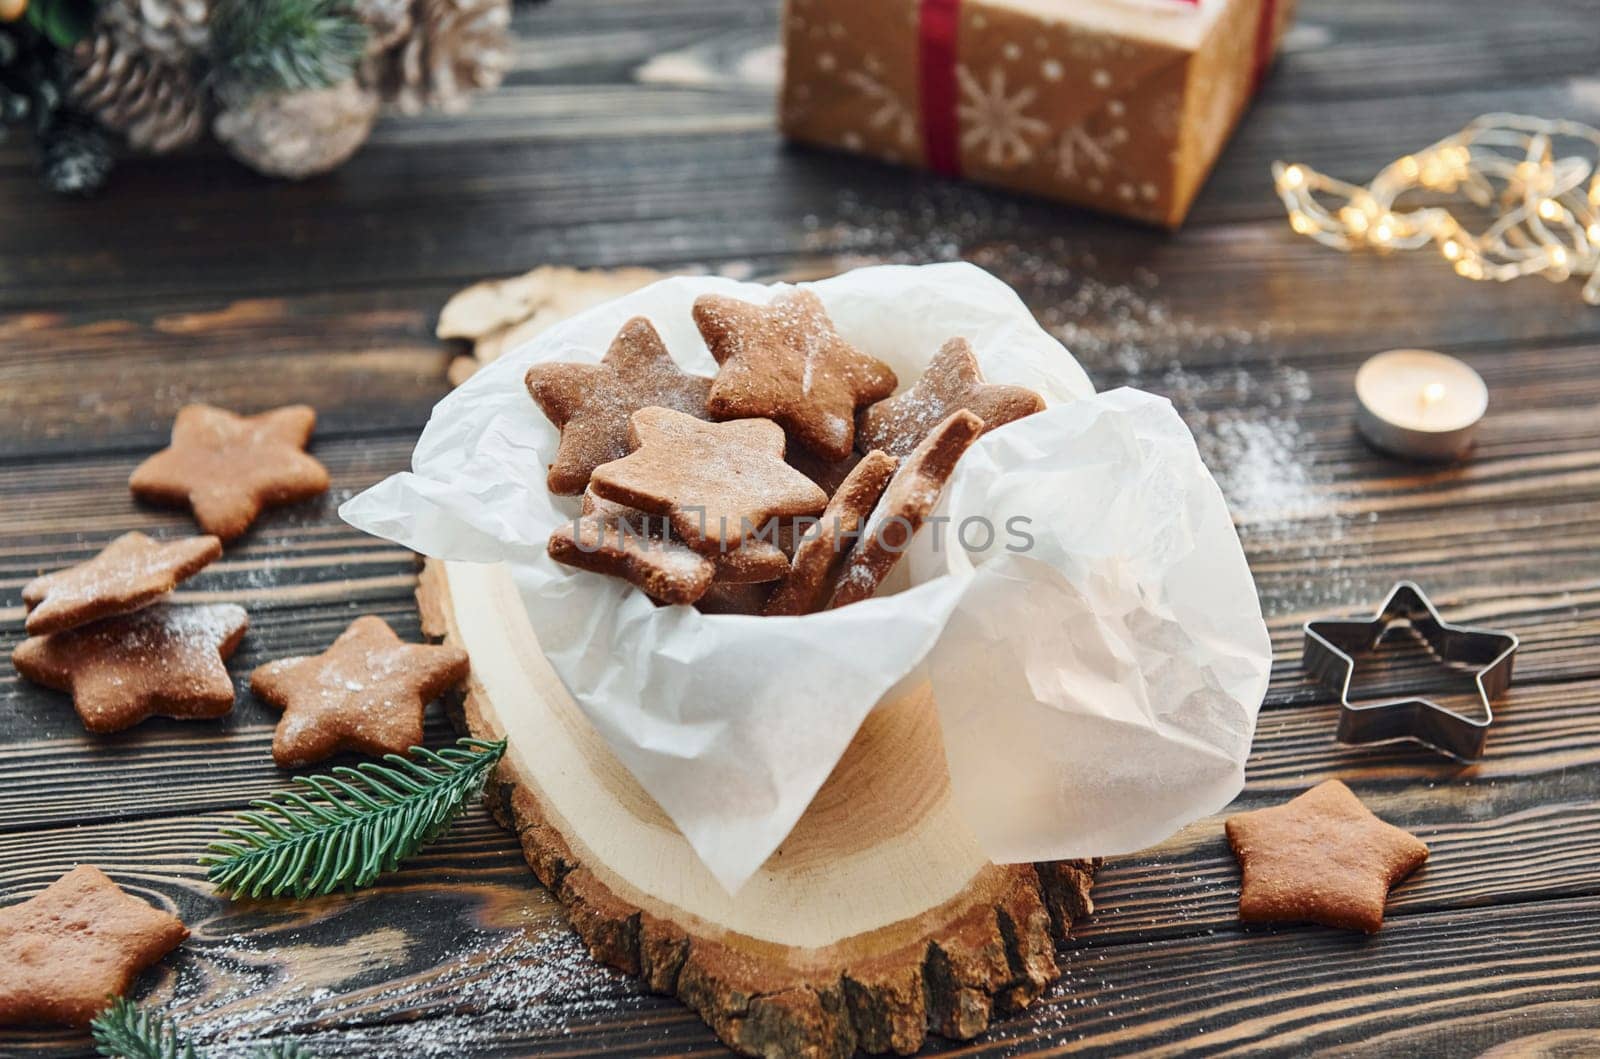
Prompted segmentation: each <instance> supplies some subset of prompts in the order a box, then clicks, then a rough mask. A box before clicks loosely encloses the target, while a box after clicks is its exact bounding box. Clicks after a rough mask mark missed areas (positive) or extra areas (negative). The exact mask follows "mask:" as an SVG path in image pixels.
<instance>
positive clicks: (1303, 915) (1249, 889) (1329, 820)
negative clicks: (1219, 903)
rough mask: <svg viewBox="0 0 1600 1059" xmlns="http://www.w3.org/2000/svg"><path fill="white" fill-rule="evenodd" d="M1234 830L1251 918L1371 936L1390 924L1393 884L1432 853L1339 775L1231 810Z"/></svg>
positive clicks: (1242, 915) (1242, 897) (1244, 916)
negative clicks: (1273, 802) (1387, 913)
mask: <svg viewBox="0 0 1600 1059" xmlns="http://www.w3.org/2000/svg"><path fill="white" fill-rule="evenodd" d="M1227 831H1228V843H1229V845H1231V846H1232V847H1233V855H1234V856H1235V857H1237V858H1238V860H1239V867H1240V868H1241V869H1242V871H1243V873H1244V885H1243V888H1242V890H1241V891H1240V894H1239V919H1240V920H1241V921H1243V922H1245V923H1288V922H1311V923H1321V924H1323V925H1324V926H1329V927H1341V928H1344V929H1346V930H1360V931H1365V932H1366V933H1368V934H1371V933H1373V932H1375V931H1376V930H1377V929H1378V928H1379V927H1381V926H1383V906H1384V904H1385V903H1386V902H1387V901H1388V899H1389V889H1390V888H1391V887H1392V886H1394V885H1395V884H1396V883H1398V882H1399V881H1400V880H1402V879H1404V878H1405V877H1406V876H1408V875H1410V874H1411V873H1412V872H1414V871H1416V870H1417V868H1419V867H1421V865H1422V862H1423V861H1425V860H1427V859H1428V847H1427V846H1426V845H1424V844H1423V843H1422V842H1421V841H1420V840H1418V839H1417V838H1416V837H1415V836H1413V835H1411V834H1409V833H1408V832H1405V831H1402V830H1400V828H1398V827H1395V826H1393V825H1392V824H1386V823H1384V822H1383V821H1382V820H1379V819H1378V818H1377V817H1376V816H1374V815H1373V814H1372V811H1371V810H1370V809H1368V808H1367V807H1366V806H1365V805H1363V804H1361V800H1360V799H1359V798H1357V797H1356V796H1355V795H1354V794H1353V793H1351V791H1350V788H1349V787H1346V786H1345V785H1344V784H1343V783H1340V782H1339V781H1338V780H1328V781H1327V782H1325V783H1320V784H1318V785H1317V786H1315V787H1313V788H1311V789H1310V790H1309V791H1306V792H1305V793H1304V794H1302V795H1300V796H1299V797H1298V798H1295V799H1293V800H1291V801H1289V802H1286V803H1284V804H1283V805H1278V806H1274V807H1272V808H1271V809H1258V810H1256V811H1254V812H1249V813H1240V814H1239V815H1238V816H1230V817H1229V818H1228V821H1227Z"/></svg>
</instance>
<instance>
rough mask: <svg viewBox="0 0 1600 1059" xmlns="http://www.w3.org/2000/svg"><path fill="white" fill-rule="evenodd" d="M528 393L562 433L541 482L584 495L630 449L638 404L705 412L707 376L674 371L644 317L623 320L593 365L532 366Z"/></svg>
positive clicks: (701, 415)
mask: <svg viewBox="0 0 1600 1059" xmlns="http://www.w3.org/2000/svg"><path fill="white" fill-rule="evenodd" d="M526 382H527V386H528V393H529V394H531V395H532V396H533V399H534V401H536V402H537V403H538V405H539V407H540V408H541V409H543V411H544V414H545V415H547V416H549V417H550V422H552V423H554V424H555V425H556V426H557V427H558V428H560V430H561V445H560V447H559V448H558V449H557V450H556V458H555V462H554V463H552V464H551V465H550V473H549V475H548V476H547V478H546V483H547V484H548V485H549V487H550V491H551V492H552V493H560V494H562V495H568V496H570V495H575V494H577V493H581V492H583V488H584V486H585V485H587V484H588V483H589V475H590V474H591V473H592V472H593V471H594V469H595V468H596V467H598V466H600V464H602V463H606V462H608V461H610V460H617V459H621V458H622V457H624V456H626V455H627V454H628V417H629V416H631V415H632V414H633V413H634V412H637V411H638V410H639V409H641V408H648V407H651V406H656V407H661V408H671V409H674V410H676V411H679V412H682V413H684V414H685V415H691V416H697V417H699V418H701V419H704V418H705V417H706V396H707V394H709V393H710V392H711V380H710V379H707V378H703V377H702V376H699V375H689V374H687V373H685V372H684V371H682V370H680V369H679V367H678V365H677V364H676V363H674V362H673V359H672V355H671V354H670V353H668V352H667V346H666V343H664V342H662V341H661V336H660V335H659V334H657V333H656V329H655V328H654V327H653V326H652V325H651V323H650V321H649V320H646V319H645V318H644V317H642V316H636V317H634V318H633V319H632V320H629V321H628V322H627V323H625V324H623V325H622V330H621V331H619V332H617V337H616V338H614V339H612V342H611V348H610V349H608V350H607V351H606V355H605V356H604V357H603V358H602V359H601V361H600V363H599V364H571V363H562V364H535V365H534V366H533V367H531V368H529V369H528V374H527V378H526Z"/></svg>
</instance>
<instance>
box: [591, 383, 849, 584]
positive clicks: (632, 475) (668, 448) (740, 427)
mask: <svg viewBox="0 0 1600 1059" xmlns="http://www.w3.org/2000/svg"><path fill="white" fill-rule="evenodd" d="M629 442H630V444H631V445H632V446H633V450H634V451H633V452H631V453H630V454H629V455H627V456H624V457H623V458H622V459H620V460H613V461H611V462H610V463H604V464H601V465H600V466H599V467H596V468H595V471H594V477H593V478H592V479H591V483H590V484H591V488H592V489H593V490H594V492H595V494H596V495H597V496H599V497H600V498H601V499H603V500H610V501H613V502H614V503H618V504H626V505H628V506H629V507H635V508H638V509H639V510H640V511H644V512H647V513H650V514H654V515H666V516H667V517H668V518H669V520H670V521H671V523H672V528H673V530H674V531H675V532H676V533H677V534H678V536H679V537H681V538H682V539H683V541H684V542H685V543H686V544H688V545H689V546H690V547H691V548H694V549H695V550H696V551H699V552H702V553H705V554H711V553H714V552H722V551H732V550H733V549H736V548H738V547H739V545H740V544H741V543H742V542H743V541H744V539H745V538H746V537H748V536H750V535H751V534H752V533H753V532H755V531H756V530H757V529H759V528H760V527H762V526H764V525H765V524H766V522H767V520H768V519H773V518H785V517H789V516H793V515H815V514H816V513H817V512H819V511H821V510H822V509H823V508H824V507H825V506H826V505H827V503H828V496H827V494H826V493H824V492H823V491H822V490H821V489H820V488H818V487H817V485H816V483H815V482H813V481H812V480H811V479H809V478H807V477H806V476H805V475H803V474H801V473H800V472H799V471H797V470H795V469H794V468H793V467H790V466H789V465H788V464H787V463H785V462H783V445H784V440H783V429H782V428H781V427H779V426H778V425H777V424H776V423H774V422H772V421H771V420H769V419H740V420H736V421H734V422H731V423H703V422H701V421H700V420H698V419H695V418H694V417H693V416H687V415H684V414H683V413H681V412H674V411H672V410H671V409H668V408H645V409H641V410H640V411H638V412H635V413H634V414H633V423H632V426H631V429H630V432H629Z"/></svg>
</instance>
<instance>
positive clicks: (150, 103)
mask: <svg viewBox="0 0 1600 1059" xmlns="http://www.w3.org/2000/svg"><path fill="white" fill-rule="evenodd" d="M72 60H73V66H74V70H73V76H72V78H71V85H70V88H69V90H68V99H69V100H70V101H71V103H72V104H73V105H74V106H75V107H77V108H78V109H79V110H82V111H83V112H85V113H86V114H89V115H90V116H92V117H94V118H95V119H96V120H97V121H99V122H100V124H102V125H104V126H105V127H106V128H108V129H110V130H112V131H113V132H120V133H122V134H123V135H124V136H126V137H127V139H128V144H129V145H130V146H132V147H134V148H136V149H138V150H143V151H154V152H156V153H158V154H160V153H164V152H166V151H171V150H175V149H176V148H179V147H183V146H185V145H186V144H190V143H193V142H194V141H195V140H196V139H197V138H198V137H199V136H200V133H201V132H202V131H203V130H204V129H205V97H204V95H203V94H202V93H201V91H200V88H199V86H198V85H197V84H196V83H195V80H194V77H193V76H192V75H191V74H190V72H189V70H188V68H187V67H186V66H181V65H177V64H171V63H165V62H162V61H161V59H160V57H159V56H157V55H155V54H154V53H151V52H144V51H141V50H139V49H138V48H137V47H135V46H132V45H130V44H129V43H127V42H126V41H124V40H122V39H121V38H120V37H118V36H117V35H116V34H114V33H113V32H111V31H110V30H108V29H106V28H103V27H102V28H101V29H98V30H96V31H95V32H94V33H92V34H90V35H89V36H87V37H85V38H84V39H83V40H81V41H79V42H78V43H77V45H76V46H75V47H74V48H73V50H72Z"/></svg>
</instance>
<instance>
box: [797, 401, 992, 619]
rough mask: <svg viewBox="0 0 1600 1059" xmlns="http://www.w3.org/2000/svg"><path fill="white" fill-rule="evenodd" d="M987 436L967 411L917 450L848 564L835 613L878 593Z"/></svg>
mask: <svg viewBox="0 0 1600 1059" xmlns="http://www.w3.org/2000/svg"><path fill="white" fill-rule="evenodd" d="M982 433H983V420H981V419H979V418H978V417H977V416H975V415H973V414H972V413H971V412H968V411H967V410H966V409H961V410H960V411H957V412H952V413H951V414H950V415H949V416H948V417H947V418H946V419H945V420H944V422H942V423H940V424H939V425H938V426H936V427H934V428H933V431H932V432H931V433H930V434H929V435H928V436H927V437H925V438H923V439H922V442H921V443H920V444H918V445H917V447H916V448H915V449H913V450H911V455H909V456H907V457H906V458H905V460H904V461H903V462H902V463H901V464H900V469H899V470H898V471H896V472H895V476H894V478H893V479H891V480H890V482H889V486H888V488H887V489H885V490H884V491H883V499H882V500H880V501H879V502H878V506H877V507H876V508H874V509H873V512H872V516H871V518H869V519H868V520H867V524H866V526H865V527H863V528H862V530H861V539H860V540H859V541H857V542H856V546H855V548H853V549H852V550H851V552H850V555H849V557H848V558H847V559H846V560H845V563H844V567H843V569H842V571H841V572H840V574H839V576H838V578H837V580H836V582H835V584H834V587H833V593H832V596H831V598H830V599H829V600H828V607H829V608H830V609H831V608H833V607H842V606H845V605H846V604H849V603H856V602H858V601H860V600H863V599H867V598H869V597H871V596H872V595H873V594H874V593H875V592H877V591H878V586H879V585H881V584H883V579H884V578H886V577H888V576H889V571H891V570H893V569H894V566H895V564H896V563H898V562H899V561H900V556H901V555H902V554H903V553H904V552H905V550H906V549H907V548H908V547H909V546H910V545H911V538H912V537H914V536H916V533H917V530H918V529H920V528H921V527H922V524H923V522H924V521H926V520H927V518H928V516H929V515H930V514H932V513H933V509H934V507H935V506H937V505H938V503H939V496H940V494H942V493H943V492H944V486H945V483H946V482H948V481H949V480H950V475H951V474H952V473H953V472H954V471H955V469H956V461H958V460H959V459H961V454H962V453H964V452H966V451H967V449H968V448H970V447H971V445H972V443H973V442H974V441H977V440H978V435H979V434H982Z"/></svg>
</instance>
